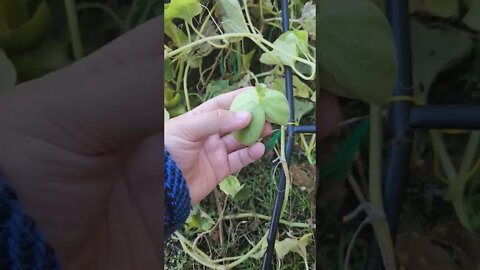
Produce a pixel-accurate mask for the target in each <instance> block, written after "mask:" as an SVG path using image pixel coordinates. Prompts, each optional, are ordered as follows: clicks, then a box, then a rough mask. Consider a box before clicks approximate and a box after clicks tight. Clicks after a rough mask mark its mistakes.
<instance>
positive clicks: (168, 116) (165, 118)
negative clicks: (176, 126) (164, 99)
mask: <svg viewBox="0 0 480 270" xmlns="http://www.w3.org/2000/svg"><path fill="white" fill-rule="evenodd" d="M163 113H164V115H165V116H164V118H163V121H164V122H167V121H168V120H169V119H170V114H169V113H168V111H167V109H165V108H163Z"/></svg>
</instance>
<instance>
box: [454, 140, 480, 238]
mask: <svg viewBox="0 0 480 270" xmlns="http://www.w3.org/2000/svg"><path fill="white" fill-rule="evenodd" d="M479 144H480V132H479V131H474V132H472V133H471V134H470V138H469V140H468V144H467V148H466V151H465V155H464V157H463V160H462V163H461V165H460V171H459V174H458V178H457V179H455V181H452V182H450V185H449V192H450V197H451V199H452V201H453V207H454V208H455V212H456V214H457V217H458V219H459V221H460V223H461V224H462V225H463V226H464V227H465V228H466V229H468V230H470V231H471V230H472V224H471V223H470V219H469V217H468V213H467V210H466V208H465V199H464V195H465V194H464V193H465V187H466V185H467V182H468V180H469V178H470V177H469V172H470V168H472V163H473V160H474V159H475V155H476V153H477V149H478V146H479Z"/></svg>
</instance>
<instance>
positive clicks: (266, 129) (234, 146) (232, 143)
mask: <svg viewBox="0 0 480 270" xmlns="http://www.w3.org/2000/svg"><path fill="white" fill-rule="evenodd" d="M271 132H272V125H271V124H270V123H269V122H266V123H265V125H264V126H263V130H262V135H261V136H262V137H265V136H267V135H269V134H270V133H271ZM222 141H223V143H224V144H225V147H226V149H227V153H232V152H235V151H238V150H240V149H242V148H245V146H244V145H243V144H241V143H239V142H238V141H237V139H235V137H234V136H233V134H228V135H225V136H224V137H222Z"/></svg>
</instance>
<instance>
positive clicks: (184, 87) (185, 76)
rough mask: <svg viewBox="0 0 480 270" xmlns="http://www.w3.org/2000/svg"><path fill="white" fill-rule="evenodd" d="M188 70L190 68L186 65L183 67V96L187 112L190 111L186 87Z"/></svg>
mask: <svg viewBox="0 0 480 270" xmlns="http://www.w3.org/2000/svg"><path fill="white" fill-rule="evenodd" d="M189 68H190V66H189V65H188V63H187V64H186V66H185V75H184V76H183V93H184V95H185V103H186V105H187V111H190V110H191V107H190V97H189V95H188V85H187V77H188V70H189Z"/></svg>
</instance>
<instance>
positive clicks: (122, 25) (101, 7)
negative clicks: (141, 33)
mask: <svg viewBox="0 0 480 270" xmlns="http://www.w3.org/2000/svg"><path fill="white" fill-rule="evenodd" d="M84 9H99V10H101V11H103V12H105V13H106V14H108V15H109V16H110V17H111V18H112V20H113V21H114V22H115V24H117V26H118V27H119V28H120V30H121V31H122V32H125V31H126V30H127V27H126V25H125V23H124V22H123V21H122V19H120V17H119V16H118V15H117V14H116V13H115V12H114V11H113V10H112V9H111V8H110V7H109V6H107V5H105V4H101V3H81V4H78V5H77V11H82V10H84Z"/></svg>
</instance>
